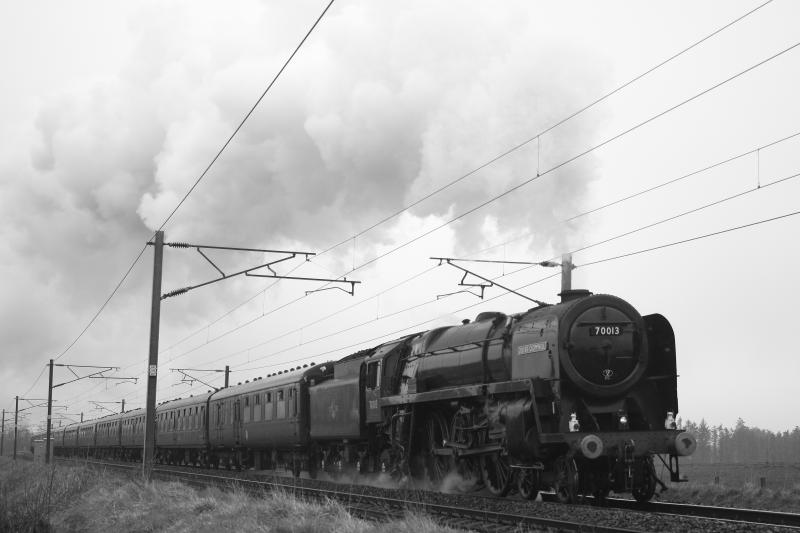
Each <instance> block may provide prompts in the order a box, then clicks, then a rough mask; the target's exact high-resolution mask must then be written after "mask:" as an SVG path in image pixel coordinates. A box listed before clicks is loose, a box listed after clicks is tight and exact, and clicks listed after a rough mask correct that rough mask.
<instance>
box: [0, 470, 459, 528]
mask: <svg viewBox="0 0 800 533" xmlns="http://www.w3.org/2000/svg"><path fill="white" fill-rule="evenodd" d="M0 531H3V532H5V531H13V532H20V533H25V532H36V533H44V532H50V531H53V532H61V531H63V532H73V531H74V532H78V531H79V532H98V533H100V532H107V531H114V532H115V533H128V532H130V533H133V532H148V531H170V532H176V533H177V532H216V531H244V532H248V531H263V532H272V531H277V532H286V533H332V532H339V531H343V532H347V533H389V532H398V533H433V532H452V533H455V530H452V529H449V528H445V527H441V526H439V525H437V524H436V523H435V522H433V521H432V520H431V519H429V518H427V517H426V516H423V515H417V514H408V515H406V517H405V520H402V521H397V520H388V519H387V520H386V521H385V522H383V523H381V524H374V523H371V522H366V521H364V520H360V519H357V518H353V517H352V516H350V515H349V514H348V512H347V509H346V507H345V506H343V505H342V504H340V503H337V502H333V501H328V502H326V503H325V504H322V505H317V504H311V503H306V502H302V501H299V500H297V499H296V498H294V497H293V496H291V495H290V494H286V493H283V492H275V493H266V494H264V496H263V497H261V498H254V497H251V496H249V495H247V494H246V493H245V492H244V491H242V490H240V489H237V488H236V487H235V486H233V487H232V488H231V490H227V491H221V490H219V489H216V488H210V489H196V488H193V487H190V486H188V485H185V484H182V483H177V482H161V481H152V482H150V483H144V482H142V481H141V480H138V479H128V478H125V477H122V476H120V475H118V474H116V473H112V472H103V471H97V470H94V469H91V468H88V467H85V466H57V467H55V468H52V467H46V466H44V465H39V464H35V463H32V462H28V461H17V462H16V464H14V463H12V462H11V461H9V460H8V459H7V458H5V457H3V458H0Z"/></svg>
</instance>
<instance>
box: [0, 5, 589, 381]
mask: <svg viewBox="0 0 800 533" xmlns="http://www.w3.org/2000/svg"><path fill="white" fill-rule="evenodd" d="M309 6H310V4H306V3H294V2H292V3H288V4H281V5H265V4H262V3H259V2H255V1H250V2H243V3H237V4H235V5H226V6H225V9H221V8H219V6H218V5H215V4H212V5H205V4H200V3H196V2H178V3H173V4H170V5H169V6H164V5H163V4H161V3H151V4H147V5H145V6H144V7H142V8H141V10H140V12H139V13H138V14H137V16H136V17H134V19H133V20H132V21H131V22H130V25H129V28H130V31H131V33H132V34H133V35H134V36H135V37H136V39H137V41H136V43H135V46H133V47H132V49H131V53H130V56H129V57H128V59H127V61H126V62H124V63H123V64H121V65H120V66H119V71H118V73H117V75H115V76H107V77H104V78H102V79H93V80H90V81H87V82H85V83H83V84H78V85H76V86H73V87H70V88H65V89H64V90H63V91H61V93H60V94H59V95H58V96H57V97H54V98H51V99H49V100H47V101H46V102H45V103H44V104H43V105H42V107H41V108H40V109H39V111H38V113H37V115H36V117H35V118H33V119H32V120H33V121H34V124H35V128H36V132H37V135H38V138H37V139H36V141H35V142H32V144H31V145H30V146H29V154H30V161H29V162H28V164H22V163H21V162H20V161H18V160H15V161H14V163H13V165H5V166H4V168H3V170H2V187H3V195H2V197H0V208H1V209H2V213H3V214H2V221H3V224H2V228H1V229H0V236H2V238H3V239H4V240H5V241H6V243H7V244H6V245H5V247H4V248H3V249H1V250H0V256H2V258H3V263H4V275H5V276H6V277H7V278H9V279H15V280H19V284H20V285H22V284H26V285H29V286H32V287H34V289H33V291H32V292H31V293H26V291H22V290H18V287H17V288H16V289H15V290H14V291H10V292H7V293H6V294H4V302H3V304H2V314H1V315H0V317H1V318H2V319H3V320H4V321H11V320H12V319H13V318H17V319H19V320H15V321H14V322H21V323H23V324H26V326H24V327H18V328H16V330H15V331H14V334H13V335H10V336H7V335H4V339H3V342H4V345H5V346H10V349H11V350H12V352H13V353H15V354H19V355H16V356H15V357H14V360H13V363H16V364H17V365H22V364H24V361H23V360H21V359H17V357H22V356H24V357H35V358H37V359H42V360H43V361H44V357H43V356H42V354H47V353H50V354H53V353H58V352H59V351H60V350H61V349H62V348H63V347H64V346H65V345H66V343H67V342H68V340H70V339H71V338H73V337H74V335H75V334H76V333H77V332H78V331H80V329H81V327H82V326H83V325H84V324H85V321H86V319H87V318H88V317H89V316H91V314H92V313H93V312H94V311H95V310H96V308H97V306H98V304H99V303H100V302H102V300H103V299H104V298H105V296H107V294H108V293H109V291H110V289H111V288H112V287H113V286H114V285H115V284H116V282H117V280H118V276H119V275H120V274H121V273H122V272H124V271H125V269H126V268H127V266H128V265H129V263H130V261H131V260H132V258H133V256H134V254H135V251H136V250H138V249H139V248H140V247H141V246H142V245H143V244H144V242H145V241H146V240H147V239H148V238H149V236H150V235H151V232H152V230H154V229H155V228H157V227H159V226H160V225H161V223H162V222H163V221H164V219H165V217H166V216H167V215H168V214H169V213H170V212H171V211H172V210H173V209H174V208H175V206H176V205H177V203H178V201H179V200H180V199H181V198H182V197H183V195H184V194H185V192H186V191H187V190H188V188H189V187H190V186H191V185H192V184H193V183H194V181H195V180H196V178H197V177H198V176H199V175H200V173H201V172H202V171H203V170H204V168H205V167H206V165H207V164H208V163H209V161H210V160H211V157H212V156H213V154H215V153H216V151H217V150H218V149H219V148H220V146H221V145H222V143H223V141H224V140H225V139H226V138H227V136H228V135H230V133H231V132H232V131H233V128H234V127H235V126H236V125H237V124H238V122H239V121H240V120H241V118H242V117H243V115H244V113H245V112H246V110H247V109H248V108H249V106H250V105H252V103H253V102H254V100H255V98H256V96H257V95H258V94H260V92H261V91H262V90H263V88H264V87H265V84H266V82H267V81H268V80H269V79H270V78H271V76H272V75H273V74H274V73H275V72H276V71H277V69H278V68H279V66H280V65H281V63H282V62H283V60H284V59H285V58H286V57H287V56H288V53H289V51H290V50H291V49H292V48H293V46H294V45H295V43H296V42H297V41H298V39H299V36H300V35H302V34H303V32H304V31H305V30H306V29H307V27H308V24H309V23H310V18H309V14H310V13H312V12H314V11H315V10H316V9H318V8H317V7H315V6H312V7H309ZM540 30H541V28H540V22H539V21H538V20H537V19H536V18H535V16H534V14H533V13H532V12H531V11H530V10H529V5H528V4H527V3H526V2H519V3H517V4H514V5H510V6H509V5H506V6H504V8H503V9H497V8H496V7H495V6H489V5H488V4H483V3H476V4H464V5H460V6H459V8H458V9H453V6H452V5H450V4H441V5H430V4H429V3H427V2H412V3H404V4H403V5H402V6H398V5H396V4H390V3H368V4H365V5H360V4H359V5H355V4H347V3H342V4H341V5H339V4H335V5H334V7H333V8H332V10H331V11H330V12H329V13H328V15H327V16H326V17H325V19H324V20H323V21H322V23H321V24H320V26H319V27H318V28H317V30H316V31H315V32H314V34H313V35H312V36H311V38H310V39H309V41H308V42H307V43H306V44H305V46H304V47H303V49H302V50H301V51H300V53H299V54H298V55H297V57H296V58H295V60H294V61H293V62H292V63H291V64H290V65H289V67H288V69H287V70H286V71H285V72H284V74H283V76H282V77H281V79H280V80H279V81H278V82H277V84H276V85H275V87H274V88H273V90H272V91H271V92H270V93H269V94H268V95H267V97H266V98H265V99H264V101H263V102H262V104H261V105H260V106H259V108H258V109H257V110H256V112H255V113H254V114H253V116H252V117H251V118H250V120H249V121H248V122H247V124H246V125H245V127H244V128H243V129H242V131H241V132H240V134H239V135H238V136H237V137H236V138H235V139H234V141H233V143H232V144H231V145H230V146H229V147H228V149H227V150H226V151H225V153H224V154H223V155H222V157H221V158H220V159H219V160H218V161H217V162H216V164H215V165H214V167H213V168H212V169H211V171H210V172H209V173H208V175H207V176H206V177H205V179H204V180H203V181H202V182H201V183H200V185H199V187H198V188H197V189H196V191H195V192H194V193H193V194H192V195H191V196H190V197H189V199H188V201H187V202H186V203H185V204H184V205H183V206H182V207H181V209H180V210H179V211H178V213H177V214H176V216H175V217H174V218H173V219H172V221H171V222H170V224H169V225H168V226H167V228H166V230H167V236H168V239H169V240H189V241H193V242H207V243H211V244H218V243H221V244H229V245H242V246H270V247H281V246H288V245H293V246H300V247H302V248H305V249H308V248H311V249H320V248H322V247H324V246H327V245H330V244H332V243H334V242H339V241H340V240H343V239H346V238H348V237H349V236H352V235H353V234H355V233H356V232H358V231H359V230H361V229H363V228H364V227H367V226H369V225H371V224H372V223H373V222H375V221H376V220H378V219H380V218H382V217H384V216H386V215H387V214H388V213H391V212H393V211H395V210H398V209H400V208H402V207H403V206H405V205H407V204H408V203H409V202H411V201H413V200H415V199H417V198H419V197H420V196H422V195H424V194H427V193H428V192H430V191H431V190H433V189H435V188H437V187H440V186H442V185H444V184H445V183H447V182H449V181H450V180H452V179H454V178H455V177H458V176H460V175H461V174H463V173H465V172H467V171H469V170H471V169H472V168H474V167H476V166H478V165H480V164H482V163H483V162H485V161H486V160H488V159H489V158H491V157H493V156H494V155H496V154H498V153H500V152H502V151H504V150H506V149H507V148H508V147H510V146H512V145H514V144H516V143H518V142H520V141H521V140H524V139H526V138H528V137H530V136H531V135H533V134H535V133H536V132H537V131H540V130H541V129H543V128H544V127H546V126H549V125H550V124H552V123H553V122H554V121H556V120H557V119H559V118H561V117H563V116H565V115H567V114H568V113H569V112H571V111H573V110H574V109H576V108H577V107H580V105H582V104H583V103H585V101H586V100H587V99H589V97H590V96H592V95H594V93H595V89H592V90H589V89H587V88H589V87H592V88H594V87H597V85H598V80H599V77H600V72H599V71H600V69H599V67H597V66H593V64H592V63H591V61H589V60H587V58H586V56H587V54H588V53H589V52H588V51H587V50H573V49H572V47H571V46H570V45H569V43H565V42H558V41H552V40H549V38H547V39H546V38H545V37H542V36H541V35H544V33H543V32H541V31H540ZM98 46H102V44H101V43H98ZM590 93H591V94H590ZM576 124H577V123H576ZM591 139H592V131H591V130H589V129H585V128H582V127H579V126H578V125H574V124H568V125H565V126H563V127H560V128H558V129H556V130H554V131H553V132H551V133H548V134H547V135H546V136H544V137H543V138H542V151H541V154H537V150H536V147H537V143H536V142H534V143H531V144H530V145H529V146H528V147H526V148H525V149H524V150H521V151H520V152H519V153H518V154H514V155H512V156H510V157H508V158H506V159H504V160H503V161H501V162H499V163H497V164H495V165H493V166H492V167H490V168H488V169H485V170H483V171H481V172H479V173H478V174H477V175H475V176H472V177H470V178H468V179H467V180H465V181H464V182H463V183H460V184H459V185H457V186H455V187H453V188H452V189H449V190H448V191H446V192H445V193H442V194H440V195H437V196H435V197H433V198H432V199H430V200H429V201H427V202H425V203H423V204H421V205H419V206H418V207H416V208H414V209H413V210H412V215H411V216H412V218H419V219H420V220H428V221H430V220H435V221H442V220H447V219H448V218H449V217H450V216H452V215H454V214H459V213H461V212H463V211H465V210H467V209H469V208H471V207H473V206H475V205H477V204H478V203H480V202H481V201H484V200H485V199H487V198H488V197H489V196H492V195H496V194H499V193H501V192H502V191H504V190H505V189H506V188H508V187H509V186H511V185H513V184H515V183H517V182H518V181H519V180H521V179H523V178H529V177H531V176H533V175H535V174H536V170H537V161H538V167H539V168H540V169H541V170H544V169H546V168H547V166H548V165H553V164H555V163H557V162H559V161H560V160H562V159H564V158H565V157H567V156H569V155H572V154H574V153H577V152H578V151H579V149H580V148H581V147H585V146H586V145H587V144H588V143H589V141H590V140H591ZM592 174H593V169H592V166H591V162H583V163H580V164H576V165H572V166H570V167H567V168H565V169H563V170H560V171H558V173H557V174H554V175H553V176H548V177H546V178H543V179H541V180H539V182H537V183H536V184H534V185H530V186H527V187H526V188H524V189H522V190H521V191H519V192H517V193H514V194H513V195H510V196H509V197H508V198H506V199H504V200H502V201H499V202H496V203H495V204H493V206H492V207H491V208H488V209H485V210H482V211H480V212H479V213H476V214H475V215H473V216H470V217H466V218H464V219H463V220H461V221H459V222H458V223H457V224H455V225H454V226H453V229H452V231H453V232H454V233H453V235H454V239H455V241H456V243H457V248H458V249H459V250H461V251H467V252H468V251H471V250H475V249H477V248H480V247H481V246H483V245H486V244H488V243H489V242H490V239H495V238H497V237H498V236H509V235H514V234H518V233H520V232H521V231H520V230H521V229H533V230H537V229H540V228H548V229H549V228H551V227H552V226H553V223H554V222H555V221H556V220H558V219H559V217H560V216H562V215H563V214H564V212H563V210H565V209H567V208H565V206H568V207H569V206H578V205H580V202H581V200H582V193H583V191H584V187H585V184H586V183H587V182H588V181H589V180H591V179H592ZM408 216H409V215H406V217H408ZM487 217H490V218H489V219H487ZM404 220H405V222H401V221H399V220H395V221H393V222H392V223H389V224H386V225H384V226H381V227H380V228H377V229H376V230H375V231H373V232H370V233H369V234H367V235H365V236H362V237H360V238H359V242H358V251H359V256H360V258H363V259H369V258H370V255H371V254H370V251H371V250H377V249H387V248H388V247H390V245H391V244H392V243H396V242H398V236H397V231H398V228H399V227H404V228H405V227H410V228H414V227H418V225H417V224H414V223H408V219H407V218H406V219H404ZM487 220H491V223H487ZM426 227H429V224H428V225H427V226H426ZM554 235H555V236H554ZM412 236H413V235H410V234H409V235H407V237H409V238H410V237H412ZM569 238H572V237H570V234H569V233H568V232H564V233H562V234H557V235H556V234H553V233H548V234H546V235H538V236H537V237H536V239H535V242H536V243H537V245H538V246H544V247H547V245H548V243H549V244H550V245H551V246H555V247H558V246H559V245H560V244H562V243H563V242H564V239H569ZM553 239H555V241H554V242H553ZM350 253H351V250H349V249H348V250H342V253H341V254H340V255H339V256H334V257H333V259H332V263H331V265H332V268H338V267H341V266H343V265H345V264H348V261H349V254H350ZM373 255H374V254H373ZM422 260H423V261H424V260H427V257H425V258H423V259H422ZM148 269H149V267H141V266H140V268H139V269H138V270H137V274H136V275H135V277H134V278H133V279H132V280H131V281H130V282H129V283H128V284H126V286H125V287H124V289H123V302H125V301H127V300H124V298H131V300H130V301H131V302H135V305H133V306H132V307H130V308H128V309H127V310H125V309H124V305H122V304H120V305H119V308H118V309H117V310H116V311H115V313H118V314H116V315H115V316H116V317H117V319H118V320H119V321H120V322H121V323H125V322H126V321H127V322H128V323H131V324H132V323H134V322H135V323H136V324H137V326H135V327H134V326H130V327H128V328H125V327H122V328H120V327H119V326H118V323H117V322H114V321H113V320H110V319H109V321H108V323H107V324H106V326H105V327H106V328H107V329H106V330H105V332H99V333H93V335H95V334H96V335H98V336H99V337H98V338H99V339H106V340H109V339H110V335H111V332H117V333H119V334H120V335H122V336H123V338H126V339H127V338H129V339H133V338H139V337H137V336H138V335H140V333H142V332H144V331H145V330H146V326H147V321H146V320H145V318H144V317H146V316H147V314H146V313H147V307H146V297H145V296H147V297H149V292H148V291H149V288H148V283H149V272H148ZM207 273H208V266H207V265H203V264H202V263H186V264H183V263H176V264H174V265H171V267H170V271H169V273H168V274H167V276H168V278H169V279H168V280H165V285H164V287H165V290H166V289H170V288H174V287H172V286H171V285H170V283H176V284H177V285H181V284H183V283H186V282H187V280H192V279H194V280H196V279H197V275H201V276H205V275H207ZM252 291H253V289H252V286H250V288H249V289H248V288H243V286H242V285H241V284H235V283H232V284H231V285H229V289H228V291H227V292H226V294H225V296H224V297H222V298H221V299H220V300H215V301H214V302H208V305H207V306H205V307H203V308H202V309H200V308H198V307H197V305H196V304H195V305H191V304H187V303H183V302H179V303H176V304H174V307H173V309H175V311H174V312H172V313H171V314H170V318H168V320H173V321H175V322H178V323H182V324H184V325H185V324H190V323H193V322H196V321H198V320H200V317H206V318H207V317H208V316H209V315H211V314H213V312H214V309H217V308H220V309H221V308H224V307H225V305H226V304H229V303H230V302H234V301H238V300H241V298H242V296H243V295H248V294H251V293H252ZM30 294H33V295H34V296H35V299H31V296H30ZM125 295H129V296H125ZM134 295H139V296H134ZM142 295H145V296H142ZM142 302H145V303H142ZM25 317H28V318H25ZM112 340H113V339H112ZM86 342H87V346H95V345H96V346H97V348H96V350H98V351H102V346H104V344H103V342H101V341H100V340H96V341H91V340H87V341H86ZM131 342H132V343H133V344H136V346H137V347H138V346H139V345H140V344H141V343H135V342H133V341H131ZM9 343H10V345H9ZM105 346H107V344H106V345H105ZM137 349H138V348H137ZM121 350H122V351H125V349H124V348H121ZM13 363H12V365H11V366H8V367H6V368H7V370H6V372H7V373H8V374H7V375H13V374H14V373H15V372H17V370H15V369H14V368H13Z"/></svg>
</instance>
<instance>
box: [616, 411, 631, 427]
mask: <svg viewBox="0 0 800 533" xmlns="http://www.w3.org/2000/svg"><path fill="white" fill-rule="evenodd" d="M617 415H618V416H619V429H628V428H629V427H630V426H629V425H628V413H626V412H625V411H620V412H619V413H617Z"/></svg>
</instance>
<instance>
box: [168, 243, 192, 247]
mask: <svg viewBox="0 0 800 533" xmlns="http://www.w3.org/2000/svg"><path fill="white" fill-rule="evenodd" d="M164 244H165V245H167V246H171V247H173V248H190V247H191V245H190V244H189V243H185V242H165V243H164Z"/></svg>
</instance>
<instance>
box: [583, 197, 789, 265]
mask: <svg viewBox="0 0 800 533" xmlns="http://www.w3.org/2000/svg"><path fill="white" fill-rule="evenodd" d="M762 188H763V186H762ZM795 215H800V211H792V212H790V213H785V214H783V215H778V216H776V217H772V218H766V219H763V220H757V221H756V222H750V223H749V224H742V225H741V226H734V227H731V228H726V229H723V230H719V231H714V232H711V233H705V234H703V235H698V236H695V237H690V238H688V239H682V240H680V241H673V242H669V243H666V244H661V245H659V246H653V247H651V248H644V249H642V250H637V251H635V252H628V253H625V254H620V255H615V256H612V257H606V258H604V259H597V260H595V261H588V262H586V263H582V264H580V265H575V268H578V267H585V266H590V265H597V264H599V263H605V262H607V261H614V260H616V259H622V258H624V257H631V256H634V255H639V254H643V253H647V252H654V251H656V250H662V249H664V248H670V247H672V246H677V245H679V244H686V243H689V242H694V241H699V240H701V239H707V238H708V237H715V236H717V235H723V234H725V233H730V232H732V231H738V230H740V229H745V228H751V227H753V226H758V225H761V224H766V223H767V222H774V221H776V220H782V219H785V218H789V217H793V216H795Z"/></svg>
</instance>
